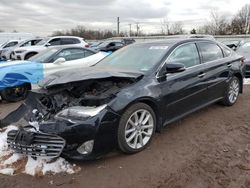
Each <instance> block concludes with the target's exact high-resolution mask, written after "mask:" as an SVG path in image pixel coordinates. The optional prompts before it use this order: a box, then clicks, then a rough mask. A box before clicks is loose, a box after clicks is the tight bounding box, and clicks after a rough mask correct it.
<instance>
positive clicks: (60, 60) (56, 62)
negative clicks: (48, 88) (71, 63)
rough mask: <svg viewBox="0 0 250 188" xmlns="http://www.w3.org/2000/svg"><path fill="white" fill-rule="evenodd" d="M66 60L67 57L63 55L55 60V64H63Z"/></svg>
mask: <svg viewBox="0 0 250 188" xmlns="http://www.w3.org/2000/svg"><path fill="white" fill-rule="evenodd" d="M65 62H66V59H65V58H63V57H60V58H58V59H57V60H55V61H54V64H61V63H65Z"/></svg>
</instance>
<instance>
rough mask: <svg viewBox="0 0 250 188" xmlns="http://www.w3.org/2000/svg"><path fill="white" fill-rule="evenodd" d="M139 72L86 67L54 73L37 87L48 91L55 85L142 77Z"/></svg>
mask: <svg viewBox="0 0 250 188" xmlns="http://www.w3.org/2000/svg"><path fill="white" fill-rule="evenodd" d="M142 75H143V74H142V73H139V72H123V71H122V70H115V69H113V70H111V69H105V68H95V67H86V68H82V69H78V70H77V71H76V70H75V69H71V70H67V71H60V72H56V73H54V74H52V75H49V76H48V77H46V78H45V79H44V80H43V81H41V82H39V86H40V87H43V88H45V89H48V88H50V87H52V86H55V85H61V84H66V83H71V82H79V81H84V80H93V79H102V78H111V77H120V78H138V77H140V76H142Z"/></svg>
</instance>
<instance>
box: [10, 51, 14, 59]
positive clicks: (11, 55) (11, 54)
mask: <svg viewBox="0 0 250 188" xmlns="http://www.w3.org/2000/svg"><path fill="white" fill-rule="evenodd" d="M13 55H14V52H11V53H10V60H14V58H13Z"/></svg>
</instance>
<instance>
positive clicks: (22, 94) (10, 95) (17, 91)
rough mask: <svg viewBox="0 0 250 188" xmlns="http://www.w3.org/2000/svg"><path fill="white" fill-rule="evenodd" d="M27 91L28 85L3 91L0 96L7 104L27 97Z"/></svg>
mask: <svg viewBox="0 0 250 188" xmlns="http://www.w3.org/2000/svg"><path fill="white" fill-rule="evenodd" d="M29 89H30V85H29V84H23V85H20V86H15V87H11V88H7V89H5V90H3V91H2V92H1V96H2V98H3V99H4V100H6V101H8V102H17V101H20V100H23V99H25V98H26V97H27V95H28V91H29Z"/></svg>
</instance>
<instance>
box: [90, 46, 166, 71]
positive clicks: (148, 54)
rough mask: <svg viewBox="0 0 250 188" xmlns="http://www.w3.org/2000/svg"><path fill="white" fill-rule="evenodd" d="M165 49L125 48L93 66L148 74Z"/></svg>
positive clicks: (162, 47) (149, 47) (163, 47)
mask: <svg viewBox="0 0 250 188" xmlns="http://www.w3.org/2000/svg"><path fill="white" fill-rule="evenodd" d="M167 49H168V46H166V44H160V45H152V44H137V45H133V46H127V47H124V48H122V49H120V50H118V51H116V52H115V53H113V54H111V55H110V56H108V57H106V58H105V59H103V60H101V61H100V62H99V63H97V64H96V65H95V66H96V67H105V68H114V69H122V70H124V71H128V72H148V71H149V70H150V69H151V68H153V67H154V66H155V65H156V64H157V63H158V62H159V61H160V60H161V59H162V58H163V56H164V55H165V53H166V52H167Z"/></svg>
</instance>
